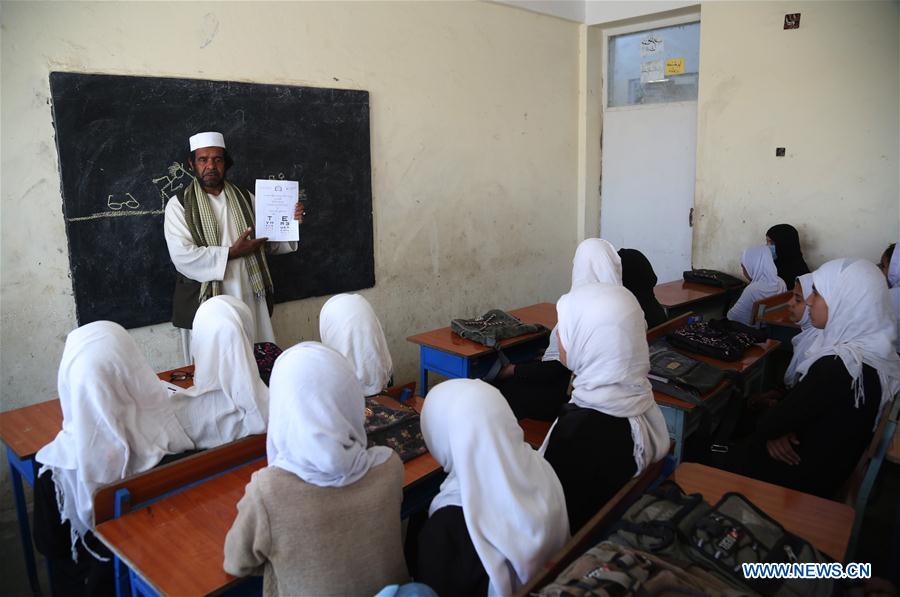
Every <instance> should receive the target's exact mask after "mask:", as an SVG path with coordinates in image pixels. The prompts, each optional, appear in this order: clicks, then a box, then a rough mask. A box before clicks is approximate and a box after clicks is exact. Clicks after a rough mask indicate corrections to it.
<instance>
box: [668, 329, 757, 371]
mask: <svg viewBox="0 0 900 597" xmlns="http://www.w3.org/2000/svg"><path fill="white" fill-rule="evenodd" d="M667 340H668V341H669V343H670V344H671V345H672V346H674V347H675V348H682V349H684V350H689V351H691V352H696V353H699V354H704V355H707V356H711V357H713V358H716V359H719V360H722V361H738V360H740V359H741V358H742V357H743V356H744V352H746V351H747V349H748V348H750V347H751V346H753V345H754V344H757V343H759V342H765V340H766V334H765V332H763V331H761V330H757V329H754V328H751V327H750V326H746V325H743V324H741V323H738V322H736V321H729V320H727V319H718V320H716V319H713V320H710V321H708V322H706V321H700V322H697V323H689V324H688V325H686V326H684V327H681V328H678V329H677V330H675V331H674V332H672V333H671V334H669V335H668V337H667Z"/></svg>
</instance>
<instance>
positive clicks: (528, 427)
mask: <svg viewBox="0 0 900 597" xmlns="http://www.w3.org/2000/svg"><path fill="white" fill-rule="evenodd" d="M551 425H552V423H549V422H547V421H538V420H537V419H519V427H521V428H522V431H523V432H524V433H525V441H526V442H528V443H529V444H531V447H532V448H534V449H535V450H537V449H538V448H540V447H541V444H543V443H544V438H545V437H547V433H548V432H549V431H550V426H551Z"/></svg>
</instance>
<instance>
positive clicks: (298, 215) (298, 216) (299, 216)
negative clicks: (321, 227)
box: [294, 201, 306, 224]
mask: <svg viewBox="0 0 900 597" xmlns="http://www.w3.org/2000/svg"><path fill="white" fill-rule="evenodd" d="M305 215H306V208H305V207H304V205H303V202H302V201H298V202H297V205H295V206H294V219H295V220H297V221H298V222H300V223H301V224H302V223H303V216H305Z"/></svg>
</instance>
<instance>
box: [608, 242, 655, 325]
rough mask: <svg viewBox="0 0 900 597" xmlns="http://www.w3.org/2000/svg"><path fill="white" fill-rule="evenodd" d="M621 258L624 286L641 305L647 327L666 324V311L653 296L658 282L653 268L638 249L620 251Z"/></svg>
mask: <svg viewBox="0 0 900 597" xmlns="http://www.w3.org/2000/svg"><path fill="white" fill-rule="evenodd" d="M619 258H620V259H621V260H622V285H623V286H625V288H627V289H628V290H630V291H631V294H633V295H634V298H636V299H637V300H638V303H640V305H641V310H642V311H643V312H644V319H645V320H646V321H647V327H648V328H653V327H656V326H658V325H659V324H661V323H665V322H666V319H667V318H666V310H665V309H663V307H662V305H660V304H659V301H658V300H656V295H655V294H653V288H654V287H655V286H656V281H657V280H656V273H655V272H654V271H653V266H652V265H650V262H649V261H648V260H647V258H646V257H645V256H644V254H643V253H641V252H640V251H638V250H637V249H619Z"/></svg>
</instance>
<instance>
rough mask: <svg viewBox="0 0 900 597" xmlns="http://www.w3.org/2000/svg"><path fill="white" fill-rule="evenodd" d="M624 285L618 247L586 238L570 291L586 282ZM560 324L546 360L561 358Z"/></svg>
mask: <svg viewBox="0 0 900 597" xmlns="http://www.w3.org/2000/svg"><path fill="white" fill-rule="evenodd" d="M595 282H599V283H601V284H613V285H615V286H621V285H622V259H621V258H620V257H619V254H618V252H616V248H615V247H614V246H613V245H612V243H611V242H609V241H608V240H604V239H602V238H586V239H584V240H583V241H581V243H580V244H579V245H578V248H577V249H575V257H574V258H573V259H572V286H571V288H570V289H569V290H570V292H571V291H572V290H575V289H576V288H578V287H579V286H583V285H585V284H593V283H595ZM557 328H558V326H554V327H553V329H552V330H551V331H550V343H549V344H548V345H547V350H546V351H544V356H543V359H542V360H544V361H558V360H559V340H558V334H559V332H558V330H557Z"/></svg>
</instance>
